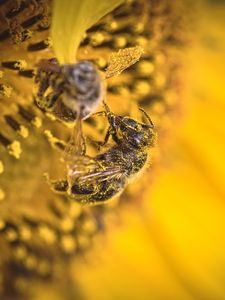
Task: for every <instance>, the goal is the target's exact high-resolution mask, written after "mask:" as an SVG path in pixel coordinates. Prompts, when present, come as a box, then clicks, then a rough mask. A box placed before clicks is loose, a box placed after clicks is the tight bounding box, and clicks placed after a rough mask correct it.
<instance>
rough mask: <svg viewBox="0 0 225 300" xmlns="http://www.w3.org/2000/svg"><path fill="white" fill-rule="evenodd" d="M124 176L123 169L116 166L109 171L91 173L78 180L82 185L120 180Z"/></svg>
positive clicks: (108, 169)
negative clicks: (113, 179)
mask: <svg viewBox="0 0 225 300" xmlns="http://www.w3.org/2000/svg"><path fill="white" fill-rule="evenodd" d="M122 175H123V172H122V169H121V167H118V166H115V167H109V168H107V169H105V170H104V169H103V170H99V171H96V172H92V173H89V174H87V175H84V176H81V177H80V178H79V179H78V182H79V183H80V184H82V183H89V184H90V183H91V182H96V181H98V182H102V181H106V180H110V179H112V178H115V177H117V178H119V177H121V176H122Z"/></svg>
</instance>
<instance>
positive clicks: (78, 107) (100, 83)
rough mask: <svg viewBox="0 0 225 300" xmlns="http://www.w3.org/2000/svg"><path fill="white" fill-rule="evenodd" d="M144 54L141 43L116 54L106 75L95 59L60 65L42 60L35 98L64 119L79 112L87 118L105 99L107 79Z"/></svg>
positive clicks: (68, 118) (112, 56)
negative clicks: (101, 72)
mask: <svg viewBox="0 0 225 300" xmlns="http://www.w3.org/2000/svg"><path fill="white" fill-rule="evenodd" d="M142 53H143V49H142V48H141V47H139V46H136V47H132V48H125V49H121V50H119V51H118V52H117V53H112V55H111V56H110V59H109V64H108V67H107V69H106V72H105V74H104V76H103V75H101V74H100V73H99V71H98V70H97V68H96V66H95V65H94V64H93V63H92V62H91V61H87V60H84V61H79V62H77V63H74V64H65V65H60V64H59V63H58V61H57V60H56V59H55V58H53V59H49V60H42V61H41V62H40V63H39V67H38V70H37V75H36V77H35V82H36V83H37V85H38V90H37V93H36V95H35V101H36V103H37V105H38V106H39V107H40V108H41V109H44V110H45V111H48V112H51V113H52V114H53V115H55V116H56V117H57V118H58V119H60V120H62V121H65V122H71V121H75V120H76V119H77V116H78V115H80V117H81V119H86V118H87V117H88V116H89V115H90V114H92V113H93V112H94V111H95V110H96V109H97V107H98V105H99V103H100V102H101V101H103V99H104V96H105V86H106V83H105V78H110V77H113V76H115V75H118V74H120V73H121V72H122V71H123V70H125V69H126V68H128V67H129V66H131V65H132V64H134V63H135V62H136V61H138V60H139V58H140V56H141V54H142Z"/></svg>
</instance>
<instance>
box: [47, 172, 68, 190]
mask: <svg viewBox="0 0 225 300" xmlns="http://www.w3.org/2000/svg"><path fill="white" fill-rule="evenodd" d="M44 176H45V178H46V181H47V183H48V184H49V185H50V187H51V190H53V191H54V192H55V193H59V194H65V193H66V192H67V189H68V186H69V185H68V182H67V180H65V179H62V180H51V179H50V178H49V174H48V173H45V174H44Z"/></svg>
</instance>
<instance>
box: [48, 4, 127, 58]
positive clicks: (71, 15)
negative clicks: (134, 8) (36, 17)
mask: <svg viewBox="0 0 225 300" xmlns="http://www.w3.org/2000/svg"><path fill="white" fill-rule="evenodd" d="M122 2H124V0H110V1H105V0H82V1H80V0H73V1H71V0H65V1H61V0H55V1H54V3H53V15H52V27H51V35H52V40H53V48H54V51H55V54H56V57H57V58H58V60H59V62H60V63H74V61H75V60H76V51H77V48H78V46H79V44H80V42H81V40H82V38H83V36H84V34H85V31H86V30H87V29H88V28H89V27H91V26H92V25H93V24H95V23H96V22H97V21H98V20H99V19H100V18H101V17H103V16H104V15H106V14H107V13H108V12H110V11H111V10H113V9H114V8H115V7H117V6H118V5H119V4H121V3H122Z"/></svg>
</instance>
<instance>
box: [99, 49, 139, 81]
mask: <svg viewBox="0 0 225 300" xmlns="http://www.w3.org/2000/svg"><path fill="white" fill-rule="evenodd" d="M143 52H144V50H143V48H141V47H140V46H136V47H131V48H125V49H120V50H119V51H118V52H114V53H112V54H111V56H110V58H109V64H108V67H107V69H106V72H105V78H110V77H113V76H116V75H119V74H120V73H121V72H123V71H124V70H125V69H127V68H129V67H130V66H131V65H133V64H135V63H136V62H137V61H138V60H139V59H140V57H141V55H142V53H143Z"/></svg>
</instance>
